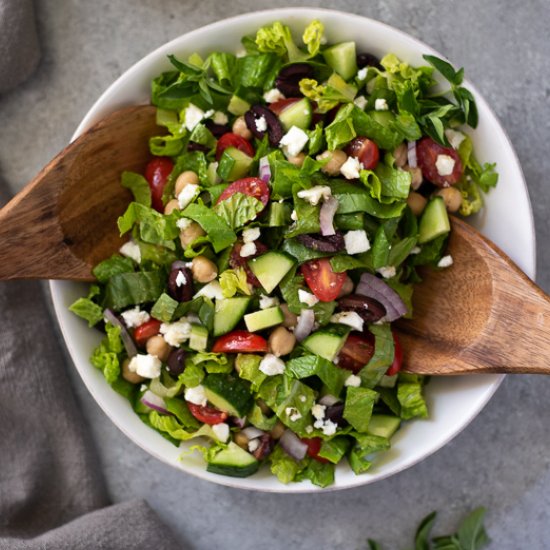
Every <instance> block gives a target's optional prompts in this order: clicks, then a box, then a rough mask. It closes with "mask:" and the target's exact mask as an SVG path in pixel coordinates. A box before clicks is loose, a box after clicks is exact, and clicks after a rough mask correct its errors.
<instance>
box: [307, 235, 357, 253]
mask: <svg viewBox="0 0 550 550" xmlns="http://www.w3.org/2000/svg"><path fill="white" fill-rule="evenodd" d="M296 238H297V240H298V242H300V243H302V244H303V245H304V246H307V247H308V248H310V249H311V250H317V251H319V252H340V251H341V250H344V249H345V248H346V243H345V241H344V235H342V233H340V232H339V231H337V232H336V234H335V235H329V236H326V237H325V236H323V235H319V234H318V233H315V234H313V235H298V237H296Z"/></svg>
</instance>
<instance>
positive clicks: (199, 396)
mask: <svg viewBox="0 0 550 550" xmlns="http://www.w3.org/2000/svg"><path fill="white" fill-rule="evenodd" d="M184 397H185V400H186V401H189V403H193V405H202V406H204V405H206V403H207V401H208V400H207V399H206V393H205V392H204V386H201V385H200V384H199V385H198V386H195V387H194V388H187V389H186V390H185V395H184Z"/></svg>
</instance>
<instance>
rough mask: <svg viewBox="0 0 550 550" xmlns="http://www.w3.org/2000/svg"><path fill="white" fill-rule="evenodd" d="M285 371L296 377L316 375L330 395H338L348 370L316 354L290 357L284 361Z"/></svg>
mask: <svg viewBox="0 0 550 550" xmlns="http://www.w3.org/2000/svg"><path fill="white" fill-rule="evenodd" d="M286 371H287V372H290V373H291V374H292V375H293V376H295V377H296V378H298V379H301V378H308V377H310V376H317V377H318V378H319V379H320V380H321V381H322V382H323V384H325V386H326V387H327V389H328V391H329V392H330V393H331V394H332V395H336V396H338V395H340V392H341V391H342V388H343V387H344V382H345V380H346V378H347V377H348V376H349V372H346V371H344V370H342V369H339V368H338V367H337V366H336V365H334V364H333V363H332V362H331V361H327V360H326V359H323V358H322V357H319V356H318V355H303V356H302V357H296V358H294V359H290V361H287V363H286Z"/></svg>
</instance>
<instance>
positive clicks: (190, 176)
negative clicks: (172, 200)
mask: <svg viewBox="0 0 550 550" xmlns="http://www.w3.org/2000/svg"><path fill="white" fill-rule="evenodd" d="M198 183H199V176H197V174H196V172H193V170H186V171H185V172H182V173H181V174H180V175H179V176H178V179H177V180H176V185H175V187H174V195H175V196H176V197H177V196H178V195H179V194H180V193H181V192H182V191H183V188H184V187H186V186H187V185H190V184H192V185H197V184H198Z"/></svg>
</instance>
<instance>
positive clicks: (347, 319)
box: [330, 311, 364, 332]
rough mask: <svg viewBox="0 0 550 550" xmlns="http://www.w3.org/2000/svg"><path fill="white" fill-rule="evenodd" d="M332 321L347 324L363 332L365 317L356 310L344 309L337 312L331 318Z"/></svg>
mask: <svg viewBox="0 0 550 550" xmlns="http://www.w3.org/2000/svg"><path fill="white" fill-rule="evenodd" d="M330 322H331V323H339V324H341V325H347V326H348V327H351V328H352V329H354V330H358V331H359V332H363V324H364V321H363V318H362V317H361V316H360V315H359V314H358V313H357V312H356V311H342V312H340V313H335V314H334V315H333V316H332V317H331V318H330Z"/></svg>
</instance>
